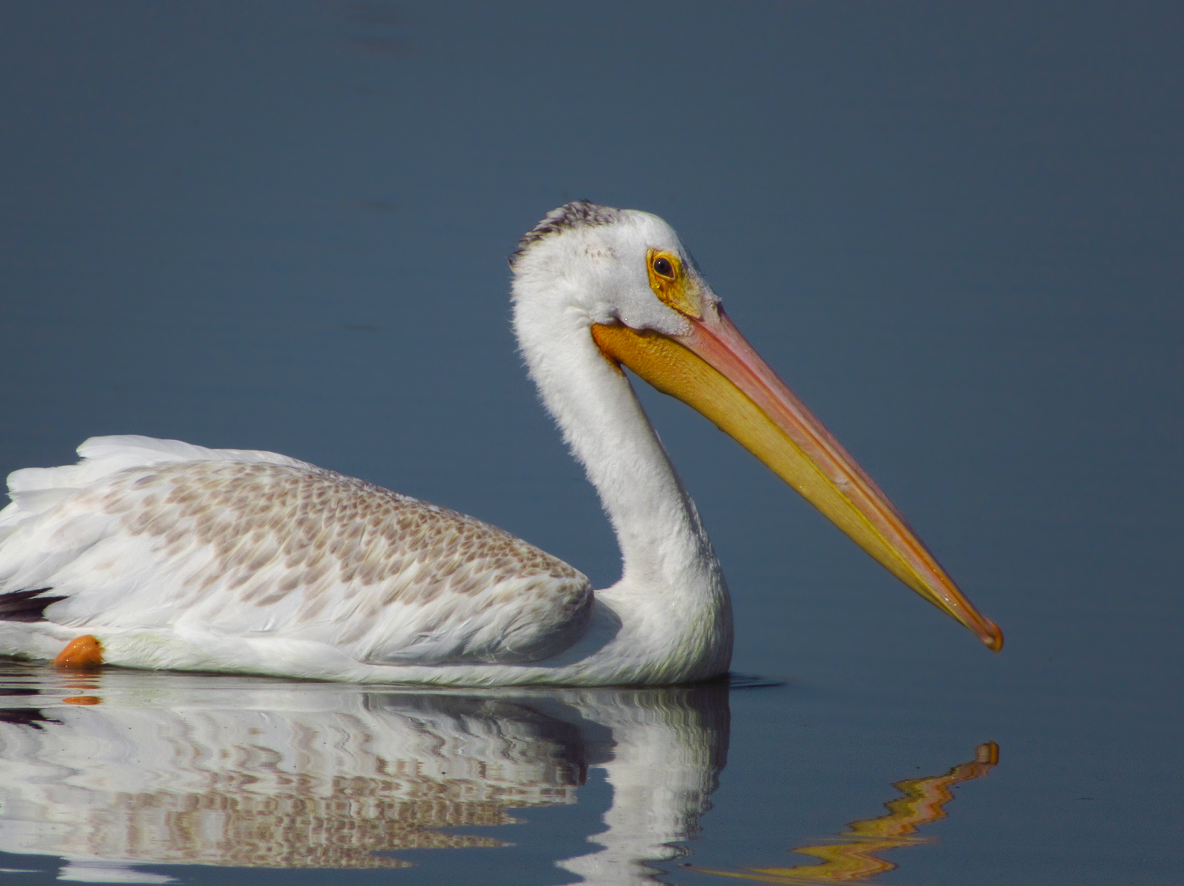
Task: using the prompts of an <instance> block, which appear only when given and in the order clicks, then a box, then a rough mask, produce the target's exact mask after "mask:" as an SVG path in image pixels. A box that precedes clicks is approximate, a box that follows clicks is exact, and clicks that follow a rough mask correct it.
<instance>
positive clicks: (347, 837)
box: [0, 665, 997, 886]
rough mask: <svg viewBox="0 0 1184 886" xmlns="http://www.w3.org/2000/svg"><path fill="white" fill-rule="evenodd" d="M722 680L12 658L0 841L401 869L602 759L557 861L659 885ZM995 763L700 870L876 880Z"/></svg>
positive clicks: (705, 793)
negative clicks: (445, 678)
mask: <svg viewBox="0 0 1184 886" xmlns="http://www.w3.org/2000/svg"><path fill="white" fill-rule="evenodd" d="M728 693H729V688H728V686H727V684H725V683H723V682H716V683H711V684H700V685H697V686H690V687H687V686H683V687H663V688H653V689H603V688H589V689H557V688H547V689H502V690H486V691H484V692H476V693H475V692H473V691H470V690H456V691H446V692H439V691H435V690H433V691H427V690H423V689H415V688H389V689H379V688H375V687H368V688H367V687H362V686H349V685H342V684H327V683H301V682H287V681H279V680H268V679H265V678H249V677H247V678H237V677H227V676H205V675H200V674H176V673H173V674H144V673H138V672H133V671H119V670H117V669H110V670H106V671H102V672H98V673H93V674H64V673H61V672H57V671H53V670H49V669H45V668H34V667H27V666H19V665H11V666H7V667H3V666H0V696H3V697H0V851H2V852H6V853H13V854H17V855H25V856H30V855H42V856H50V857H55V858H60V859H61V860H62V862H64V867H62V868H61V869H60V870H59V872H58V876H59V878H60V879H63V880H73V881H83V882H88V881H89V882H139V883H167V882H170V881H172V880H174V879H175V878H174V877H173V876H172V875H170V874H169V873H168V871H169V868H168V867H167V866H168V865H205V866H215V867H237V868H248V867H267V868H306V869H309V868H311V869H337V870H341V869H364V868H399V867H405V866H408V865H409V864H410V862H409V861H408V859H407V858H406V857H405V853H406V851H407V850H421V849H464V848H469V847H506V846H509V845H511V844H512V843H514V842H515V841H521V840H523V839H524V837H526V836H527V835H526V834H524V833H523V832H522V831H521V830H515V828H514V827H512V826H513V825H515V824H519V819H518V818H516V817H515V816H516V813H517V814H520V811H521V810H525V809H529V808H532V807H546V806H559V805H566V804H573V803H576V801H577V795H578V794H579V792H580V790H581V787H582V786H583V785H584V784H585V782H586V781H587V779H588V777H589V772H590V771H593V770H595V771H597V772H598V775H597V776H596V777H597V778H599V779H603V781H604V782H605V783H607V785H608V786H609V787H610V788H611V802H609V803H608V805H607V808H602V807H598V806H596V805H595V804H596V803H599V802H603V801H601V800H598V799H596V798H598V797H602V796H603V794H601V793H598V792H589V793H587V794H585V796H584V798H583V799H584V803H585V805H586V810H585V814H584V815H583V816H582V817H581V818H580V819H579V821H580V822H581V823H582V824H580V825H576V827H577V828H579V827H585V828H586V831H585V834H586V837H587V843H586V844H585V846H586V851H583V852H580V853H578V854H576V855H574V857H567V858H564V857H562V856H563V855H565V854H569V853H564V852H562V851H561V850H560V849H559V848H557V849H556V851H555V853H554V856H553V858H554V863H555V864H556V865H557V866H558V867H559V868H561V869H563V871H564V872H565V873H564V872H560V871H556V874H557V875H558V876H559V877H560V878H561V879H562V880H564V881H565V882H566V881H569V880H570V877H571V875H573V874H574V875H575V876H576V877H577V878H578V881H579V882H583V883H590V884H606V886H607V884H613V886H618V884H630V883H634V884H641V883H654V882H658V877H659V875H660V871H659V869H658V866H663V867H665V868H666V869H667V870H670V869H671V867H670V864H665V865H663V862H667V863H669V862H671V861H672V860H673V859H676V858H679V857H680V856H682V855H686V854H689V853H688V850H687V848H686V847H685V844H686V842H687V841H689V840H693V839H694V838H695V837H696V836H697V835H698V833H699V828H700V819H701V817H702V816H703V815H704V813H706V812H707V811H708V810H709V809H710V798H711V795H712V793H713V792H714V791H715V789H716V787H717V785H718V781H719V774H720V772H721V771H722V770H723V768H724V766H725V764H726V761H727V750H728V736H729V709H728ZM996 760H997V749H996V748H995V746H994V745H991V744H988V745H983V746H981V747H980V748H979V749H978V752H977V756H976V758H975V759H974V760H973V761H971V762H969V763H965V764H963V765H961V766H957V767H954V768H953V769H952V770H950V771H949V772H948V773H947V774H945V775H940V776H932V777H929V778H921V779H912V780H909V781H906V782H899V783H897V785H896V787H897V788H898V789H900V790H901V791H902V792H903V793H904V796H903V797H902V798H900V799H897V800H894V801H892V802H890V803H888V804H887V806H888V814H887V815H884V816H881V817H880V818H877V819H871V820H868V821H863V822H855V823H853V824H852V825H851V826H850V830H849V832H848V833H846V834H842V835H840V836H838V837H836V838H833V839H832V840H829V841H823V842H822V843H820V844H819V845H814V846H807V847H803V848H800V849H798V851H799V852H805V853H807V854H810V855H813V856H815V857H816V858H818V859H820V860H821V863H819V864H812V865H802V866H798V867H786V868H754V867H752V868H743V869H740V870H737V871H722V870H708V869H707V866H703V867H698V866H695V867H694V869H695V870H697V871H698V872H699V873H706V874H725V875H728V876H731V877H741V878H744V879H749V880H763V881H767V882H773V883H801V884H805V883H819V882H832V881H848V882H850V881H867V880H868V879H869V878H871V877H874V876H875V875H877V874H879V873H882V872H884V871H887V870H891V869H892V868H893V867H894V865H893V864H892V863H891V862H887V861H885V860H883V859H882V858H881V857H880V854H881V853H883V852H884V851H885V850H888V849H894V848H899V847H903V846H907V845H913V844H916V843H919V842H923V840H922V839H920V838H918V837H916V836H914V832H915V831H916V830H917V828H918V827H920V826H921V825H924V824H926V823H928V822H932V821H936V820H937V819H939V818H942V817H944V815H945V812H944V807H945V805H946V804H947V803H948V802H949V800H950V797H951V793H950V788H951V787H952V786H953V785H955V784H957V783H960V782H964V781H968V780H970V779H973V778H979V777H981V776H983V775H985V774H986V773H987V772H988V771H989V770H990V769H991V767H992V766H994V765H995V762H996ZM506 851H507V852H512V851H513V850H508V849H507V850H506ZM417 861H418V862H419V863H421V864H429V863H430V861H428V860H426V859H425V857H423V856H421V857H420V858H418V859H417ZM511 861H512V860H511V859H510V858H509V856H507V862H511ZM145 866H152V867H155V868H157V869H156V870H145V869H144V868H145ZM162 866H164V867H162ZM161 871H164V873H162V872H161ZM509 871H510V869H509V868H507V871H506V872H505V873H506V875H507V876H512V874H510V872H509ZM497 873H498V872H497V871H491V875H492V876H494V877H496V875H497Z"/></svg>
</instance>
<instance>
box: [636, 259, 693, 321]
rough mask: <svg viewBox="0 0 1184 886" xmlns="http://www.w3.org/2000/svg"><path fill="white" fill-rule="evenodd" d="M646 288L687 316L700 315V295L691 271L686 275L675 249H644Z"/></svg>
mask: <svg viewBox="0 0 1184 886" xmlns="http://www.w3.org/2000/svg"><path fill="white" fill-rule="evenodd" d="M646 272H647V273H648V274H649V278H650V289H652V290H653V291H654V295H656V296H657V297H658V298H659V300H661V301H662V302H663V303H664V304H667V305H669V306H670V307H672V308H674V310H676V311H678V312H679V313H681V314H685V315H687V316H688V317H702V316H703V298H702V294H701V293H700V292H699V284H698V282H697V281H696V279H695V277H694V275H688V274H687V273H686V270H685V269H684V268H683V265H682V259H680V258H679V257H678V254H677V253H674V252H667V251H665V250H660V249H650V251H649V252H648V253H646Z"/></svg>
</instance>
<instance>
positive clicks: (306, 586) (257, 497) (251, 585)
mask: <svg viewBox="0 0 1184 886" xmlns="http://www.w3.org/2000/svg"><path fill="white" fill-rule="evenodd" d="M63 509H65V510H66V511H76V512H78V513H79V514H82V513H90V514H94V513H96V512H97V513H101V514H102V515H104V516H105V517H106V518H108V520H109V521H110V523H111V526H110V528H109V531H106V532H104V533H101V536H102V537H100V538H99V539H98V540H96V541H95V542H94V543H93V545H92V546H91V548H90V549H89V550H87V551H86V554H85V557H84V558H85V559H87V560H89V561H91V564H92V565H93V567H94V569H92V570H90V581H91V582H93V583H94V584H95V588H94V590H93V592H91V591H90V589H88V588H86V587H82V586H80V585H79V575H78V572H79V570H77V569H75V570H72V573H71V575H70V576H60V577H59V578H65V579H66V580H65V581H64V582H58V583H52V582H51V584H52V586H53V587H54V588H55V593H65V594H67V595H69V598H68V599H66V600H64V601H62V602H59V603H57V604H55V605H54V606H51V607H49V609H48V610H47V615H48V617H50V618H51V619H52V620H61V621H63V622H65V623H74V624H80V623H91V622H95V621H107V620H110V619H112V618H114V619H117V620H118V622H119V623H120V624H121V625H126V626H134V625H136V624H141V623H142V624H144V625H146V626H151V625H159V624H166V623H169V622H170V621H171V620H175V619H176V618H177V617H178V616H177V614H178V613H185V615H184V617H185V618H191V619H192V618H199V619H201V620H202V622H203V624H204V625H205V626H207V627H209V628H210V629H213V630H224V631H227V632H238V633H247V634H255V635H271V636H277V637H292V638H296V639H310V640H319V641H323V642H328V643H331V644H332V645H334V646H336V647H338V648H339V649H342V651H346V652H348V653H350V654H352V655H353V656H355V657H356V658H357V659H358V660H361V661H370V662H376V663H383V662H391V663H395V662H409V663H410V662H415V663H425V664H431V663H442V662H459V661H470V662H471V661H490V662H516V661H534V660H538V659H540V658H544V657H546V656H548V655H552V654H554V653H555V652H557V651H560V650H562V649H563V648H566V646H568V645H569V644H570V643H572V642H574V641H575V640H576V639H578V638H579V636H580V635H581V634H582V633H583V630H584V628H585V626H586V624H587V620H588V618H589V616H590V611H591V604H592V591H591V586H590V584H589V583H588V580H587V579H586V578H585V577H584V576H583V575H581V574H580V573H579V572H577V571H576V570H574V569H572V568H571V567H570V566H568V565H567V564H566V563H563V562H562V561H560V560H557V559H556V558H554V557H551V556H549V555H547V554H545V553H544V552H542V551H540V550H538V549H537V548H535V547H533V546H531V545H529V544H527V543H526V542H523V541H521V540H520V539H518V538H515V537H514V536H512V535H510V534H509V533H507V532H505V531H503V530H501V529H497V528H496V527H493V526H489V525H487V524H485V523H481V522H480V521H478V520H475V519H473V518H470V517H466V516H464V515H461V514H458V513H455V512H453V511H449V510H447V509H444V508H439V507H436V506H433V505H430V504H426V503H424V502H420V501H417V500H415V499H412V498H408V497H406V496H402V495H399V494H397V493H394V492H391V491H389V490H386V489H382V488H379V487H377V486H373V485H371V484H368V483H365V482H363V481H360V480H355V479H351V478H348V477H344V476H342V475H340V474H336V473H333V472H331V471H325V470H321V469H318V468H313V467H311V466H292V465H283V464H244V463H237V462H233V461H230V462H219V461H202V462H182V463H173V464H164V465H159V466H150V467H143V468H135V469H131V470H125V471H122V472H119V473H117V474H114V475H112V476H110V477H108V478H106V480H105V482H104V483H102V484H99V485H96V486H92V487H90V488H88V489H85V490H82V491H81V492H79V493H78V494H76V495H75V496H74V497H73V498H72V499H71V500H70V501H69V502H66V503H65V504H63V505H62V506H60V507H59V508H58V510H63ZM58 516H59V519H61V520H64V521H66V522H67V523H68V522H69V520H70V519H71V514H70V513H69V512H66V513H62V514H60V515H58ZM115 524H118V526H116V525H115ZM132 547H134V548H136V550H132V549H131V548H132ZM149 561H150V562H151V563H153V564H155V569H154V570H152V571H149V572H146V571H145V569H144V567H143V564H144V563H145V562H149ZM133 564H134V565H133ZM104 581H106V582H107V584H108V585H111V584H114V585H121V586H123V587H122V588H121V594H120V600H119V602H118V604H117V605H114V606H113V605H112V599H111V597H112V595H111V593H110V590H111V588H110V587H108V588H106V590H104V589H103V588H101V587H100V586H101V585H102V584H103V582H104Z"/></svg>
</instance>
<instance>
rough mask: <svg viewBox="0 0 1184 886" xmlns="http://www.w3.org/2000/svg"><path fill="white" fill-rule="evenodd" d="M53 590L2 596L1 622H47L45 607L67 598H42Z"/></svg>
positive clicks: (12, 593) (14, 592)
mask: <svg viewBox="0 0 1184 886" xmlns="http://www.w3.org/2000/svg"><path fill="white" fill-rule="evenodd" d="M52 590H53V588H37V589H35V590H32V591H12V592H10V593H7V594H0V621H28V622H31V621H45V607H47V606H49V605H50V604H51V603H56V602H58V601H59V600H65V599H66V598H65V597H42V596H41V594H44V593H45V592H46V591H52Z"/></svg>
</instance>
